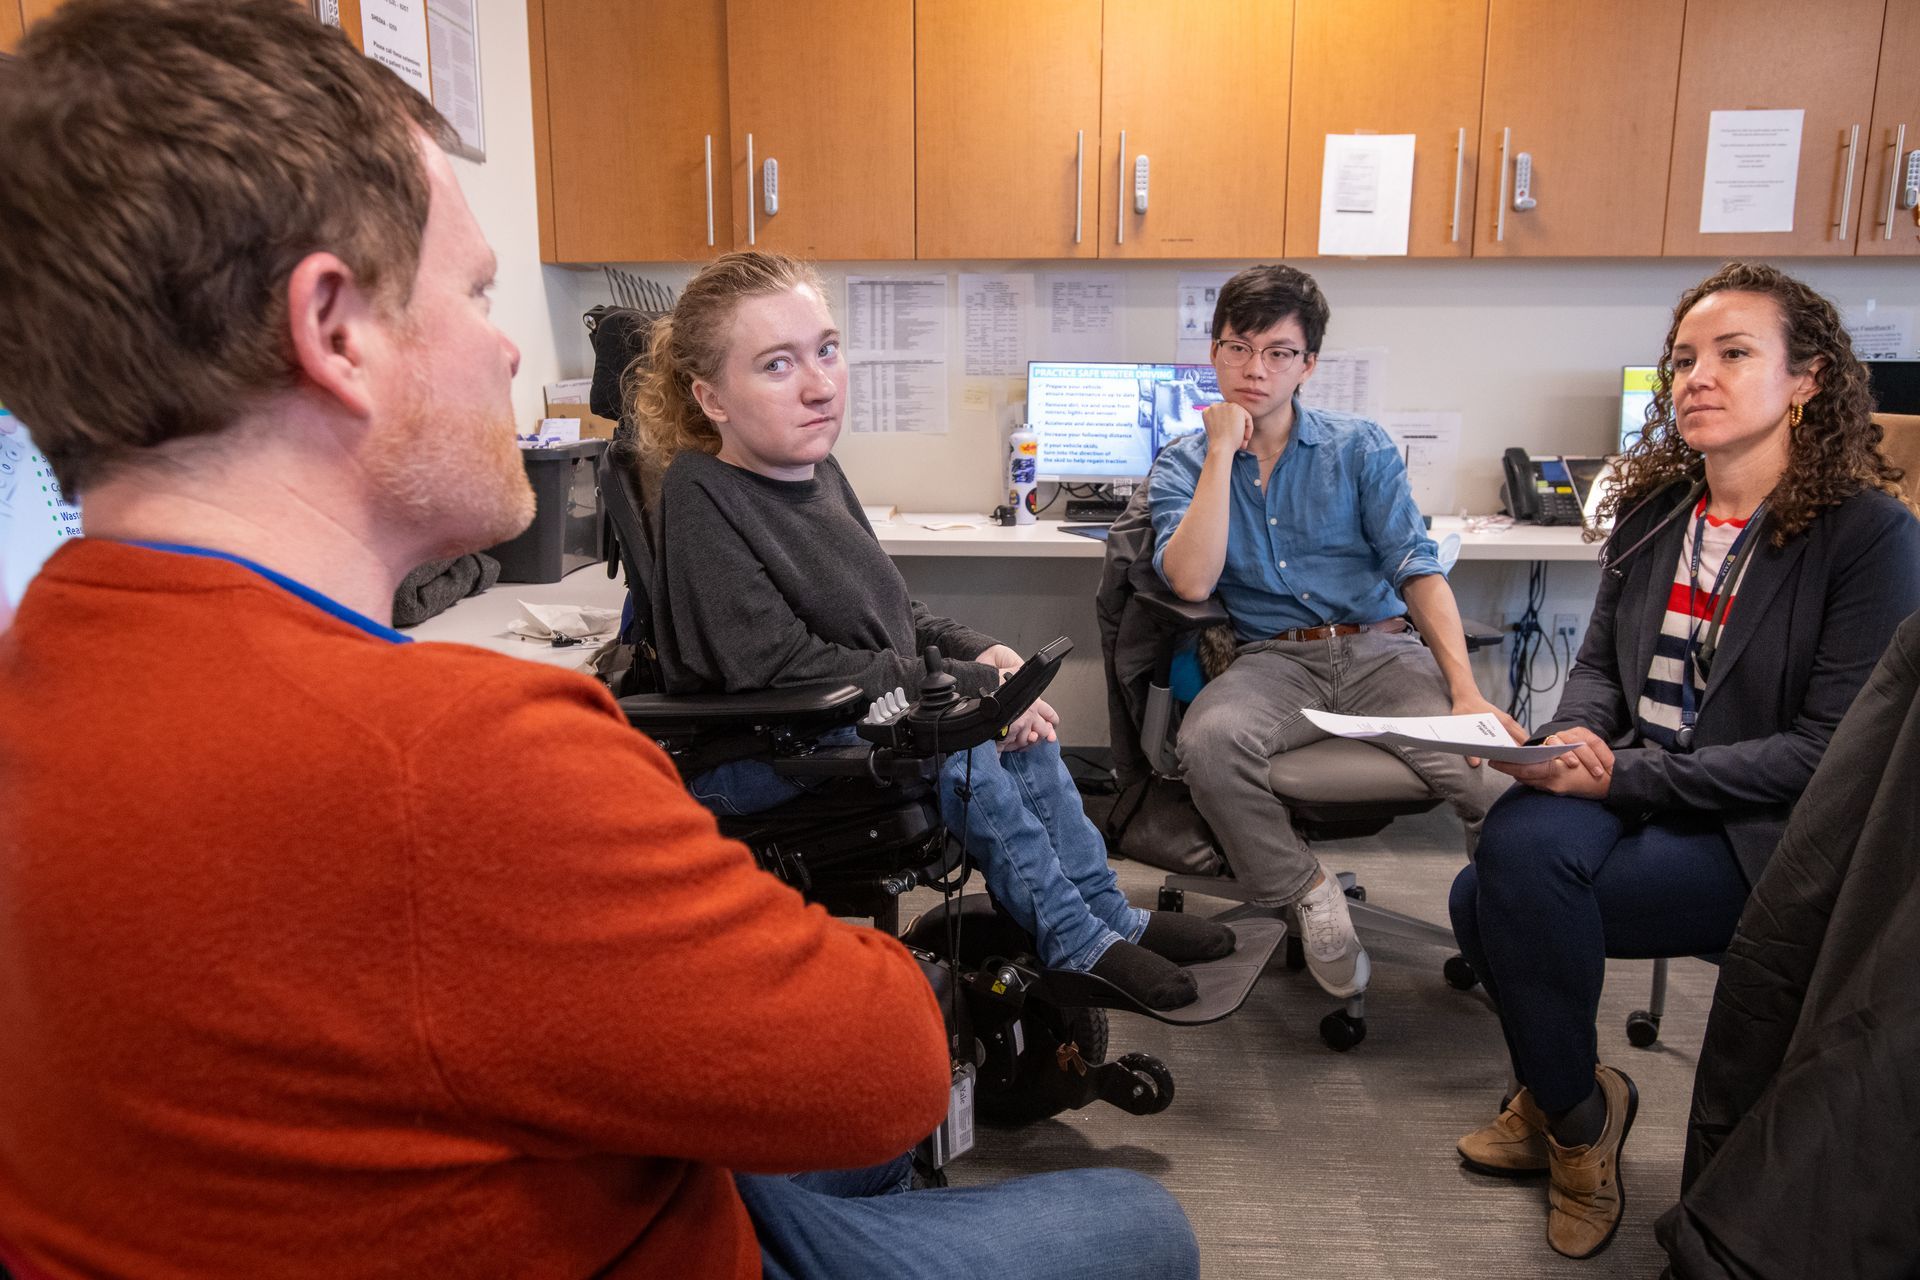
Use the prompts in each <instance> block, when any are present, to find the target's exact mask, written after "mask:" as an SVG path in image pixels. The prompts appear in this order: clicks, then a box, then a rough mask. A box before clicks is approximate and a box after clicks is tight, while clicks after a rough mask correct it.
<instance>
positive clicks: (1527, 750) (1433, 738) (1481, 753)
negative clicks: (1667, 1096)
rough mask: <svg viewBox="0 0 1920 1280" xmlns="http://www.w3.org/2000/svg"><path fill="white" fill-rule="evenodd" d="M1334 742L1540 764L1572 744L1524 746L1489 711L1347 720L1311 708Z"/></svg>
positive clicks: (1312, 717)
mask: <svg viewBox="0 0 1920 1280" xmlns="http://www.w3.org/2000/svg"><path fill="white" fill-rule="evenodd" d="M1301 714H1302V715H1304V716H1306V718H1307V719H1308V720H1310V721H1312V722H1313V723H1314V724H1315V725H1317V726H1318V727H1319V728H1321V729H1324V730H1326V731H1327V732H1328V733H1331V734H1333V735H1334V736H1335V737H1336V738H1359V739H1362V740H1364V741H1368V742H1379V743H1384V744H1386V745H1388V746H1396V747H1426V748H1428V749H1429V750H1432V751H1444V752H1446V753H1447V754H1449V755H1456V756H1476V757H1478V758H1479V759H1482V760H1501V761H1505V762H1506V763H1508V764H1537V763H1539V762H1540V761H1542V760H1551V759H1553V758H1554V757H1555V756H1558V755H1565V754H1566V753H1567V752H1569V751H1571V750H1573V749H1574V746H1575V745H1576V744H1574V743H1571V742H1562V743H1557V744H1555V745H1554V746H1538V747H1523V746H1520V745H1518V744H1517V743H1515V742H1514V740H1513V738H1512V736H1511V735H1509V734H1508V733H1507V731H1506V729H1505V728H1504V727H1502V725H1501V724H1500V721H1499V720H1498V719H1497V718H1496V717H1495V716H1493V715H1492V714H1491V713H1489V712H1482V713H1481V714H1479V715H1477V716H1343V715H1337V714H1335V713H1334V712H1331V711H1316V710H1314V709H1313V708H1311V707H1308V708H1306V709H1305V710H1304V711H1302V712H1301Z"/></svg>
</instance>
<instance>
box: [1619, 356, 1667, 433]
mask: <svg viewBox="0 0 1920 1280" xmlns="http://www.w3.org/2000/svg"><path fill="white" fill-rule="evenodd" d="M1659 372H1660V371H1659V370H1658V369H1656V368H1654V367H1653V366H1652V365H1650V364H1630V365H1627V366H1626V367H1625V368H1624V369H1622V370H1621V371H1620V446H1619V452H1621V453H1625V452H1626V451H1627V450H1629V449H1631V448H1633V446H1634V443H1635V442H1636V441H1637V440H1639V439H1640V433H1641V432H1642V431H1644V430H1646V426H1647V407H1648V406H1649V405H1651V404H1652V403H1653V388H1654V378H1655V375H1657V374H1658V373H1659Z"/></svg>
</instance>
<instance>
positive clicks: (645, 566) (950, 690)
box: [599, 441, 1285, 1168]
mask: <svg viewBox="0 0 1920 1280" xmlns="http://www.w3.org/2000/svg"><path fill="white" fill-rule="evenodd" d="M599 482H600V489H601V496H602V502H603V504H604V506H605V509H606V511H607V513H608V517H609V524H610V530H611V534H612V536H613V539H614V541H615V544H616V547H617V554H616V556H614V557H612V558H610V563H609V572H610V573H611V572H613V571H614V569H615V567H616V566H617V567H619V568H621V569H624V571H625V574H626V580H627V584H628V592H629V602H630V607H631V617H630V619H629V622H628V624H627V627H626V629H625V630H624V632H623V637H624V638H625V639H627V640H628V641H629V642H630V643H631V644H632V646H633V653H634V658H633V662H632V664H631V666H630V667H629V668H628V671H627V674H626V676H625V677H624V679H622V680H621V681H620V683H618V684H617V685H616V690H615V691H616V693H617V694H620V695H621V696H620V699H619V701H620V706H621V710H622V711H623V712H624V713H625V714H626V716H627V719H628V721H629V722H630V723H631V724H632V725H633V726H634V727H635V728H636V729H638V730H639V731H640V732H642V733H645V734H647V735H648V736H649V737H651V738H652V739H653V740H654V741H655V742H657V743H658V744H659V745H660V746H661V747H662V748H663V749H664V750H666V752H667V753H668V755H669V756H670V757H672V758H673V760H674V762H675V764H676V765H677V766H678V767H679V769H680V771H681V773H682V775H683V776H689V777H690V776H693V775H695V774H698V773H700V772H702V771H704V770H707V769H711V768H714V767H716V766H718V765H720V764H724V763H727V762H729V761H732V760H740V759H748V758H758V759H763V760H766V761H768V762H770V763H771V764H772V766H773V768H774V770H775V771H776V772H777V773H779V774H781V775H784V776H787V777H790V778H793V779H796V780H799V781H803V782H805V783H807V784H808V785H809V787H810V790H809V793H808V794H805V795H803V796H801V797H799V798H797V799H795V800H793V801H791V802H788V803H785V804H782V805H779V806H777V807H775V808H773V809H771V810H767V811H764V812H761V813H756V814H752V815H749V816H744V817H732V816H721V817H719V823H720V828H721V831H722V832H723V833H724V834H726V835H728V836H731V837H733V838H735V839H738V840H740V841H741V842H743V843H744V844H746V845H747V847H748V848H749V849H751V850H752V851H753V854H754V857H755V858H756V859H757V860H758V862H759V864H760V866H761V867H762V868H764V869H765V870H766V871H768V872H769V873H771V874H773V875H775V876H778V877H779V878H780V879H782V880H783V881H785V882H786V883H788V884H790V885H792V886H793V887H794V888H796V889H798V890H799V891H800V892H801V893H802V894H803V895H804V896H806V898H807V899H808V900H809V901H812V902H817V903H820V904H821V905H823V906H825V907H826V908H827V909H828V910H829V911H830V912H832V913H833V914H835V915H839V916H855V917H862V918H870V919H872V920H873V922H874V924H875V927H877V928H881V929H885V930H886V931H888V932H889V933H892V934H895V935H897V936H899V937H900V939H901V941H902V942H904V943H905V944H906V945H907V946H908V947H909V948H910V949H911V950H912V951H913V952H914V954H915V956H916V958H917V959H918V960H919V961H920V963H921V967H922V968H923V970H924V971H925V972H926V974H927V977H928V980H929V982H930V983H931V984H932V985H933V988H934V990H935V992H936V993H937V994H938V995H939V997H940V1002H941V1005H942V1007H943V1008H944V1009H945V1010H946V1013H947V1020H948V1033H949V1041H950V1046H951V1048H952V1050H953V1054H954V1061H955V1063H956V1071H957V1076H956V1092H958V1091H959V1089H960V1088H961V1086H960V1084H959V1083H958V1073H965V1072H966V1069H967V1068H968V1067H969V1066H971V1067H972V1068H973V1070H974V1072H976V1073H977V1076H975V1077H971V1081H972V1083H971V1087H972V1090H973V1099H972V1104H971V1105H972V1106H973V1107H974V1108H976V1109H977V1111H978V1113H979V1114H980V1115H981V1116H982V1117H984V1118H988V1119H993V1120H999V1121H1002V1122H1012V1123H1018V1122H1023V1121H1031V1120H1036V1119H1040V1118H1044V1117H1046V1116H1050V1115H1053V1114H1055V1113H1057V1112H1059V1111H1062V1110H1067V1109H1073V1108H1079V1107H1084V1106H1086V1105H1088V1104H1089V1103H1091V1102H1094V1101H1105V1102H1109V1103H1112V1104H1113V1105H1115V1106H1118V1107H1120V1108H1122V1109H1124V1110H1126V1111H1129V1112H1132V1113H1134V1114H1136V1115H1151V1114H1154V1113H1156V1112H1159V1111H1161V1110H1164V1109H1165V1108H1166V1107H1167V1106H1168V1105H1169V1104H1170V1103H1171V1102H1172V1100H1173V1096H1174V1080H1173V1074H1172V1072H1171V1071H1169V1070H1168V1068H1167V1066H1166V1064H1165V1063H1163V1062H1161V1061H1160V1060H1159V1059H1157V1058H1154V1057H1152V1056H1150V1055H1147V1054H1141V1053H1130V1054H1124V1055H1122V1056H1121V1057H1119V1058H1118V1059H1117V1060H1115V1061H1107V1060H1106V1059H1107V1050H1108V1022H1107V1011H1108V1010H1109V1009H1125V1010H1131V1011H1133V1012H1137V1013H1142V1014H1145V1015H1147V1016H1149V1017H1154V1018H1159V1019H1160V1020H1162V1021H1165V1022H1171V1023H1196V1024H1197V1023H1203V1022H1211V1021H1214V1020H1217V1019H1219V1018H1223V1017H1226V1016H1227V1015H1228V1014H1230V1013H1232V1012H1233V1011H1234V1010H1235V1009H1237V1008H1238V1007H1239V1006H1240V1004H1241V1003H1242V1002H1243V1001H1244V1000H1245V999H1246V996H1247V994H1248V992H1249V991H1251V989H1252V987H1253V983H1254V980H1255V979H1256V978H1257V977H1258V975H1259V973H1260V971H1261V969H1262V968H1263V967H1264V966H1265V964H1266V962H1267V960H1268V958H1269V957H1270V956H1271V955H1272V954H1273V952H1274V951H1275V949H1276V948H1277V947H1278V946H1279V944H1280V943H1281V941H1282V940H1283V938H1284V937H1285V926H1284V925H1283V924H1281V923H1280V922H1279V921H1277V920H1274V919H1271V918H1268V917H1264V916H1256V917H1251V918H1246V919H1241V920H1228V921H1227V923H1229V924H1230V926H1231V927H1232V928H1233V929H1234V930H1235V933H1236V935H1237V947H1236V950H1235V952H1234V954H1233V955H1231V956H1228V957H1226V958H1225V959H1222V960H1217V961H1212V962H1210V963H1207V964H1202V965H1194V966H1190V967H1189V972H1191V973H1193V975H1194V977H1195V981H1196V983H1197V984H1198V985H1199V987H1200V992H1201V995H1200V999H1199V1000H1198V1001H1196V1002H1195V1003H1194V1004H1191V1005H1188V1006H1187V1007H1185V1008H1182V1009H1177V1010H1173V1011H1171V1012H1160V1011H1155V1010H1150V1009H1147V1008H1146V1007H1144V1006H1142V1005H1139V1004H1138V1003H1136V1002H1134V1001H1133V1000H1132V999H1131V998H1130V997H1128V996H1126V995H1124V994H1123V993H1121V992H1120V991H1119V990H1118V989H1117V988H1115V987H1113V986H1112V985H1110V984H1108V983H1107V982H1105V981H1104V980H1103V979H1100V978H1097V977H1094V976H1093V975H1091V974H1084V973H1069V972H1062V971H1050V970H1047V969H1045V968H1043V967H1042V966H1041V964H1040V963H1039V961H1038V960H1037V959H1036V958H1035V955H1034V945H1033V940H1032V939H1031V938H1030V937H1029V936H1028V935H1027V934H1026V933H1025V932H1024V931H1023V930H1022V929H1021V928H1020V927H1019V926H1018V925H1017V924H1015V923H1014V922H1013V921H1012V919H1011V918H1009V917H1008V916H1006V915H1005V914H1004V913H1003V912H1002V911H1000V910H999V909H998V908H997V907H996V906H995V905H994V904H993V903H992V902H991V901H990V899H989V898H988V896H987V895H985V894H968V895H965V896H960V895H959V890H960V888H961V886H962V884H963V883H964V882H965V880H966V878H967V871H968V868H967V865H966V859H965V856H964V853H963V851H962V850H961V848H960V845H959V842H958V841H957V840H954V839H951V838H950V837H949V833H948V831H947V829H946V828H945V826H944V825H943V824H942V822H941V820H940V811H939V806H938V803H937V796H936V793H935V790H934V788H935V785H936V784H935V782H934V781H933V778H934V776H935V771H936V768H937V761H938V759H939V757H941V756H944V755H946V754H950V753H951V752H954V751H962V750H966V749H968V748H970V747H972V746H975V745H977V744H979V743H982V742H986V741H989V740H991V739H994V738H996V737H998V736H999V735H1000V734H1002V733H1004V732H1005V730H1006V728H1007V726H1008V725H1009V724H1011V723H1012V722H1013V721H1014V720H1015V719H1017V718H1018V717H1019V715H1020V714H1021V713H1022V712H1023V711H1025V710H1026V708H1027V707H1029V706H1031V705H1032V703H1033V701H1034V699H1035V698H1037V697H1039V695H1040V693H1041V691H1042V690H1043V689H1044V688H1045V687H1046V685H1047V683H1048V682H1049V681H1050V680H1051V679H1052V678H1053V676H1054V674H1055V672H1056V671H1057V670H1058V667H1059V662H1060V659H1061V658H1062V657H1063V656H1064V655H1065V653H1066V651H1067V650H1068V649H1070V648H1071V642H1069V641H1067V640H1065V639H1061V640H1057V641H1055V642H1054V643H1053V644H1051V645H1049V646H1047V647H1046V648H1045V649H1043V650H1041V652H1040V653H1038V654H1036V655H1035V656H1034V657H1033V658H1032V659H1030V660H1029V661H1028V662H1027V663H1026V664H1025V666H1024V667H1023V668H1022V669H1021V671H1020V672H1019V673H1018V674H1017V675H1015V676H1014V678H1013V679H1011V680H1009V681H1008V682H1007V683H1006V684H1004V685H1002V686H1001V687H1000V689H999V690H997V691H995V692H994V693H991V694H988V695H986V696H984V697H981V698H977V699H976V698H962V697H959V696H958V694H957V693H956V692H955V690H954V682H953V679H952V677H951V676H949V675H946V674H945V673H944V672H943V671H941V670H940V659H939V656H938V653H937V651H933V650H930V651H929V652H928V654H927V655H926V661H927V664H928V668H929V675H928V678H927V680H926V681H925V682H924V683H923V686H922V689H921V692H920V694H919V697H918V699H917V701H914V702H912V703H910V704H909V703H906V702H905V701H904V700H901V701H900V702H898V703H891V702H889V703H876V704H873V705H871V706H870V705H869V701H868V699H867V698H866V696H865V695H864V694H862V692H861V691H860V689H859V688H858V687H856V686H852V685H837V686H809V687H803V688H791V689H777V690H771V691H767V692H761V693H750V694H718V695H693V696H684V695H667V694H663V693H661V692H659V690H660V688H661V683H660V673H659V668H658V658H657V654H656V651H655V649H654V647H653V644H652V625H651V623H652V600H651V598H650V597H651V584H652V582H653V564H652V559H653V552H652V547H653V538H652V535H651V525H650V522H649V518H648V515H647V506H646V504H645V502H644V500H643V495H642V491H641V484H640V481H639V478H638V468H637V467H636V465H635V456H634V450H633V449H632V447H631V445H630V444H628V443H626V442H624V441H618V442H616V446H615V447H614V448H613V449H610V450H608V452H607V455H606V457H605V458H604V459H603V461H602V463H601V469H600V473H599ZM847 726H853V727H854V728H855V729H856V730H857V732H858V734H859V739H860V740H859V742H858V744H857V745H852V746H824V745H821V744H820V743H819V739H820V737H821V736H822V735H823V734H826V733H829V732H830V731H832V730H835V729H841V728H844V727H847ZM922 885H924V886H929V887H932V888H934V889H937V890H939V891H941V892H942V895H943V900H942V902H941V903H940V904H939V905H938V906H937V907H935V908H934V909H932V910H929V911H927V912H925V913H924V914H922V915H921V916H920V917H919V918H918V919H917V920H916V921H914V922H913V923H912V924H911V925H910V926H909V927H908V928H907V929H906V930H905V932H904V933H902V932H901V930H900V927H899V924H900V898H901V896H902V895H904V894H906V893H907V892H909V891H911V890H912V889H914V888H915V887H916V886H922ZM966 1129H967V1134H966V1135H962V1134H959V1133H955V1132H953V1131H951V1130H950V1129H949V1128H947V1127H945V1126H943V1129H942V1131H941V1133H940V1134H936V1135H935V1139H934V1148H933V1150H932V1151H930V1152H928V1153H925V1154H926V1155H927V1156H928V1158H929V1161H930V1163H931V1164H932V1165H933V1166H934V1167H935V1168H938V1167H939V1166H941V1165H943V1164H944V1163H946V1160H947V1159H949V1158H951V1157H952V1156H954V1155H957V1154H959V1153H960V1152H961V1151H963V1150H964V1149H965V1147H966V1146H967V1145H970V1143H971V1138H970V1121H969V1122H968V1124H967V1126H966Z"/></svg>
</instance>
